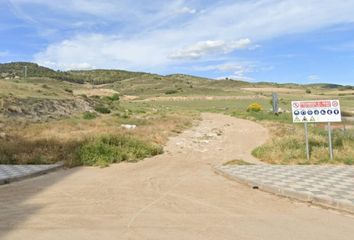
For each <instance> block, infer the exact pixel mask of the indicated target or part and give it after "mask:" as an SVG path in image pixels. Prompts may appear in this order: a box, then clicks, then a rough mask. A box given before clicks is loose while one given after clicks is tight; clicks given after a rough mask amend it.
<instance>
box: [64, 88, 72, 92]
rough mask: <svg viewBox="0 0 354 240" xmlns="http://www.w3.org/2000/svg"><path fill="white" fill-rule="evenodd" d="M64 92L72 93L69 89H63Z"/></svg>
mask: <svg viewBox="0 0 354 240" xmlns="http://www.w3.org/2000/svg"><path fill="white" fill-rule="evenodd" d="M64 91H65V92H68V93H73V90H72V89H70V88H65V89H64Z"/></svg>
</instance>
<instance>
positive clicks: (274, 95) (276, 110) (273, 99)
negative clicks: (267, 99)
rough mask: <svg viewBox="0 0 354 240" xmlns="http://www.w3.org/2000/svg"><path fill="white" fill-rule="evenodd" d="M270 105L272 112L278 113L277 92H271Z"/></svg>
mask: <svg viewBox="0 0 354 240" xmlns="http://www.w3.org/2000/svg"><path fill="white" fill-rule="evenodd" d="M272 105H273V114H278V112H279V100H278V94H276V93H272Z"/></svg>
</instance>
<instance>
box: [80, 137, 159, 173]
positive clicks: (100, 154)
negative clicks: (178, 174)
mask: <svg viewBox="0 0 354 240" xmlns="http://www.w3.org/2000/svg"><path fill="white" fill-rule="evenodd" d="M161 153H162V148H161V147H160V146H158V145H155V144H149V143H146V142H144V141H141V140H139V139H136V138H134V137H131V136H125V135H115V136H103V137H100V138H98V139H90V140H87V142H86V143H84V144H83V145H82V146H81V147H80V148H79V149H78V151H77V158H78V160H79V162H80V163H81V164H82V165H88V166H92V165H98V166H102V167H104V166H108V165H109V164H111V163H118V162H121V161H136V160H139V159H143V158H145V157H150V156H154V155H157V154H161Z"/></svg>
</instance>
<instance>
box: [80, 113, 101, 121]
mask: <svg viewBox="0 0 354 240" xmlns="http://www.w3.org/2000/svg"><path fill="white" fill-rule="evenodd" d="M82 117H83V118H84V119H86V120H91V119H95V118H96V117H97V114H96V113H94V112H84V113H83V116H82Z"/></svg>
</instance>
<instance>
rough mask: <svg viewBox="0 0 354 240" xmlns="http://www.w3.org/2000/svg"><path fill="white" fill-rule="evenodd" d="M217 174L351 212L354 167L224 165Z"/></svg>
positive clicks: (353, 195) (291, 196) (352, 210)
mask: <svg viewBox="0 0 354 240" xmlns="http://www.w3.org/2000/svg"><path fill="white" fill-rule="evenodd" d="M217 171H218V172H219V173H221V174H223V175H226V176H227V177H230V178H233V179H235V180H237V181H240V182H243V183H246V184H248V185H250V186H252V187H253V188H259V189H261V190H264V191H267V192H271V193H275V194H277V195H282V196H285V197H290V198H295V199H298V200H301V201H306V202H312V203H315V204H319V205H323V206H327V207H332V208H336V209H340V210H345V211H348V212H351V213H354V167H351V166H316V165H311V166H303V165H301V166H284V165H224V166H220V167H218V168H217Z"/></svg>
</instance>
